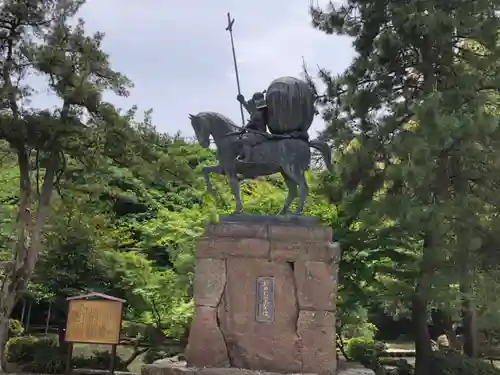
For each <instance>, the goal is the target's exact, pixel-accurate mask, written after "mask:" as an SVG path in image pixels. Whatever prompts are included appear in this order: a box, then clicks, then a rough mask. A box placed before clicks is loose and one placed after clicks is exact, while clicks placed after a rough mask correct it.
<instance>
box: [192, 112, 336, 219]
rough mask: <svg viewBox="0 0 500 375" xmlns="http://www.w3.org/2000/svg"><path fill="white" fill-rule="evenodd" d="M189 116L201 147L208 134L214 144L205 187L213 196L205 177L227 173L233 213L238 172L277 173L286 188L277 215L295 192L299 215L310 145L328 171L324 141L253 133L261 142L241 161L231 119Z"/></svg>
mask: <svg viewBox="0 0 500 375" xmlns="http://www.w3.org/2000/svg"><path fill="white" fill-rule="evenodd" d="M189 118H190V120H191V125H192V126H193V129H194V132H195V135H196V138H197V140H198V142H199V144H200V145H201V146H202V147H204V148H208V147H209V146H210V136H211V137H212V138H213V141H214V143H215V145H216V146H217V159H218V161H219V164H218V165H214V166H206V167H204V168H203V175H204V178H205V182H206V184H207V188H208V190H209V191H210V193H211V194H213V195H214V196H215V190H214V188H213V186H212V183H211V181H210V177H209V174H210V173H217V174H220V175H225V176H227V179H228V182H229V185H230V186H231V190H232V193H233V195H234V197H235V199H236V210H235V213H240V212H241V210H242V209H243V204H242V201H241V194H240V181H239V178H238V176H239V175H241V176H242V177H243V178H255V177H258V176H266V175H271V174H274V173H281V174H282V175H283V178H284V180H285V183H286V185H287V187H288V196H287V198H286V200H285V203H284V205H283V208H282V209H281V210H280V212H279V214H286V213H287V212H288V209H289V207H290V205H291V204H292V202H293V200H294V199H295V198H296V197H297V193H298V195H299V203H298V205H297V209H296V210H295V214H302V211H303V209H304V203H305V200H306V197H307V194H308V186H307V182H306V178H305V171H307V170H308V169H309V165H310V162H311V150H310V148H311V147H313V148H315V149H317V150H318V151H320V153H321V154H322V156H323V159H324V161H325V165H326V167H327V168H328V170H330V171H332V163H331V150H330V148H329V146H328V145H327V144H326V143H324V142H320V141H307V140H305V139H299V138H293V137H290V136H286V135H285V136H274V135H257V136H260V137H262V141H261V142H260V143H258V144H257V145H255V146H254V149H253V151H252V160H251V162H250V163H244V162H239V161H238V160H237V156H238V155H239V152H240V150H241V140H240V135H241V133H242V129H241V128H240V127H238V126H237V125H236V124H235V123H234V122H233V121H231V120H230V119H229V118H227V117H226V116H224V115H222V114H219V113H216V112H200V113H198V114H197V115H191V114H190V115H189ZM297 187H298V192H297Z"/></svg>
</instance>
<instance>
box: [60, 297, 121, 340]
mask: <svg viewBox="0 0 500 375" xmlns="http://www.w3.org/2000/svg"><path fill="white" fill-rule="evenodd" d="M121 321H122V303H121V302H119V301H112V300H91V299H88V300H84V299H82V300H72V301H69V311H68V322H67V326H66V341H67V342H78V343H89V344H110V345H112V344H118V343H119V341H120V328H121V327H120V326H121Z"/></svg>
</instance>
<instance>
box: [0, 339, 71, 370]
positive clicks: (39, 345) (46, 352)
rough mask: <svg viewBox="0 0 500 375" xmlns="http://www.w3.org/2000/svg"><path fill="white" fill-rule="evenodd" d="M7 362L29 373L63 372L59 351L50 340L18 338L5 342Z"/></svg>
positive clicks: (62, 360)
mask: <svg viewBox="0 0 500 375" xmlns="http://www.w3.org/2000/svg"><path fill="white" fill-rule="evenodd" d="M6 348H7V361H8V362H12V363H15V364H16V365H17V366H20V368H21V369H22V370H23V371H25V372H29V373H42V374H58V373H59V374H60V373H62V372H63V371H64V358H63V357H62V356H61V350H60V348H59V347H58V345H57V342H55V341H54V340H52V339H47V338H37V337H34V336H20V337H14V338H11V339H9V341H8V342H7V347H6Z"/></svg>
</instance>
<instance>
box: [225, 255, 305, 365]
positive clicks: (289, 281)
mask: <svg viewBox="0 0 500 375" xmlns="http://www.w3.org/2000/svg"><path fill="white" fill-rule="evenodd" d="M263 276H272V277H273V280H274V282H273V284H274V286H273V288H274V300H273V303H272V305H273V312H274V314H273V321H272V322H266V323H261V322H257V321H256V319H255V317H256V280H257V278H258V277H263ZM222 304H223V307H222V306H221V307H220V308H219V321H220V325H221V330H222V332H223V334H224V337H225V338H226V342H227V346H228V351H229V357H230V361H231V364H232V365H233V366H235V367H242V368H247V369H255V370H266V371H274V372H284V373H286V372H292V373H293V372H301V369H302V364H301V356H300V347H301V343H300V340H299V338H298V337H297V333H296V324H297V317H298V310H297V300H296V295H295V287H294V276H293V270H292V267H291V265H290V264H288V263H277V262H269V261H267V260H264V259H236V258H231V259H228V260H227V285H226V291H225V293H224V296H223V300H222Z"/></svg>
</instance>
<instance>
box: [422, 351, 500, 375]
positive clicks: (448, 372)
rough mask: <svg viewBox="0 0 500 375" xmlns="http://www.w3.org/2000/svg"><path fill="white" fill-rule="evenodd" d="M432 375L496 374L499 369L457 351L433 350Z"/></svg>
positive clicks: (498, 372) (499, 372) (499, 371)
mask: <svg viewBox="0 0 500 375" xmlns="http://www.w3.org/2000/svg"><path fill="white" fill-rule="evenodd" d="M430 371H431V372H430V373H431V374H432V375H498V374H500V369H498V368H496V367H495V366H493V364H491V363H488V362H486V361H484V360H482V359H476V358H468V357H465V356H463V355H461V354H457V353H443V352H434V353H433V355H432V362H431V368H430Z"/></svg>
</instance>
